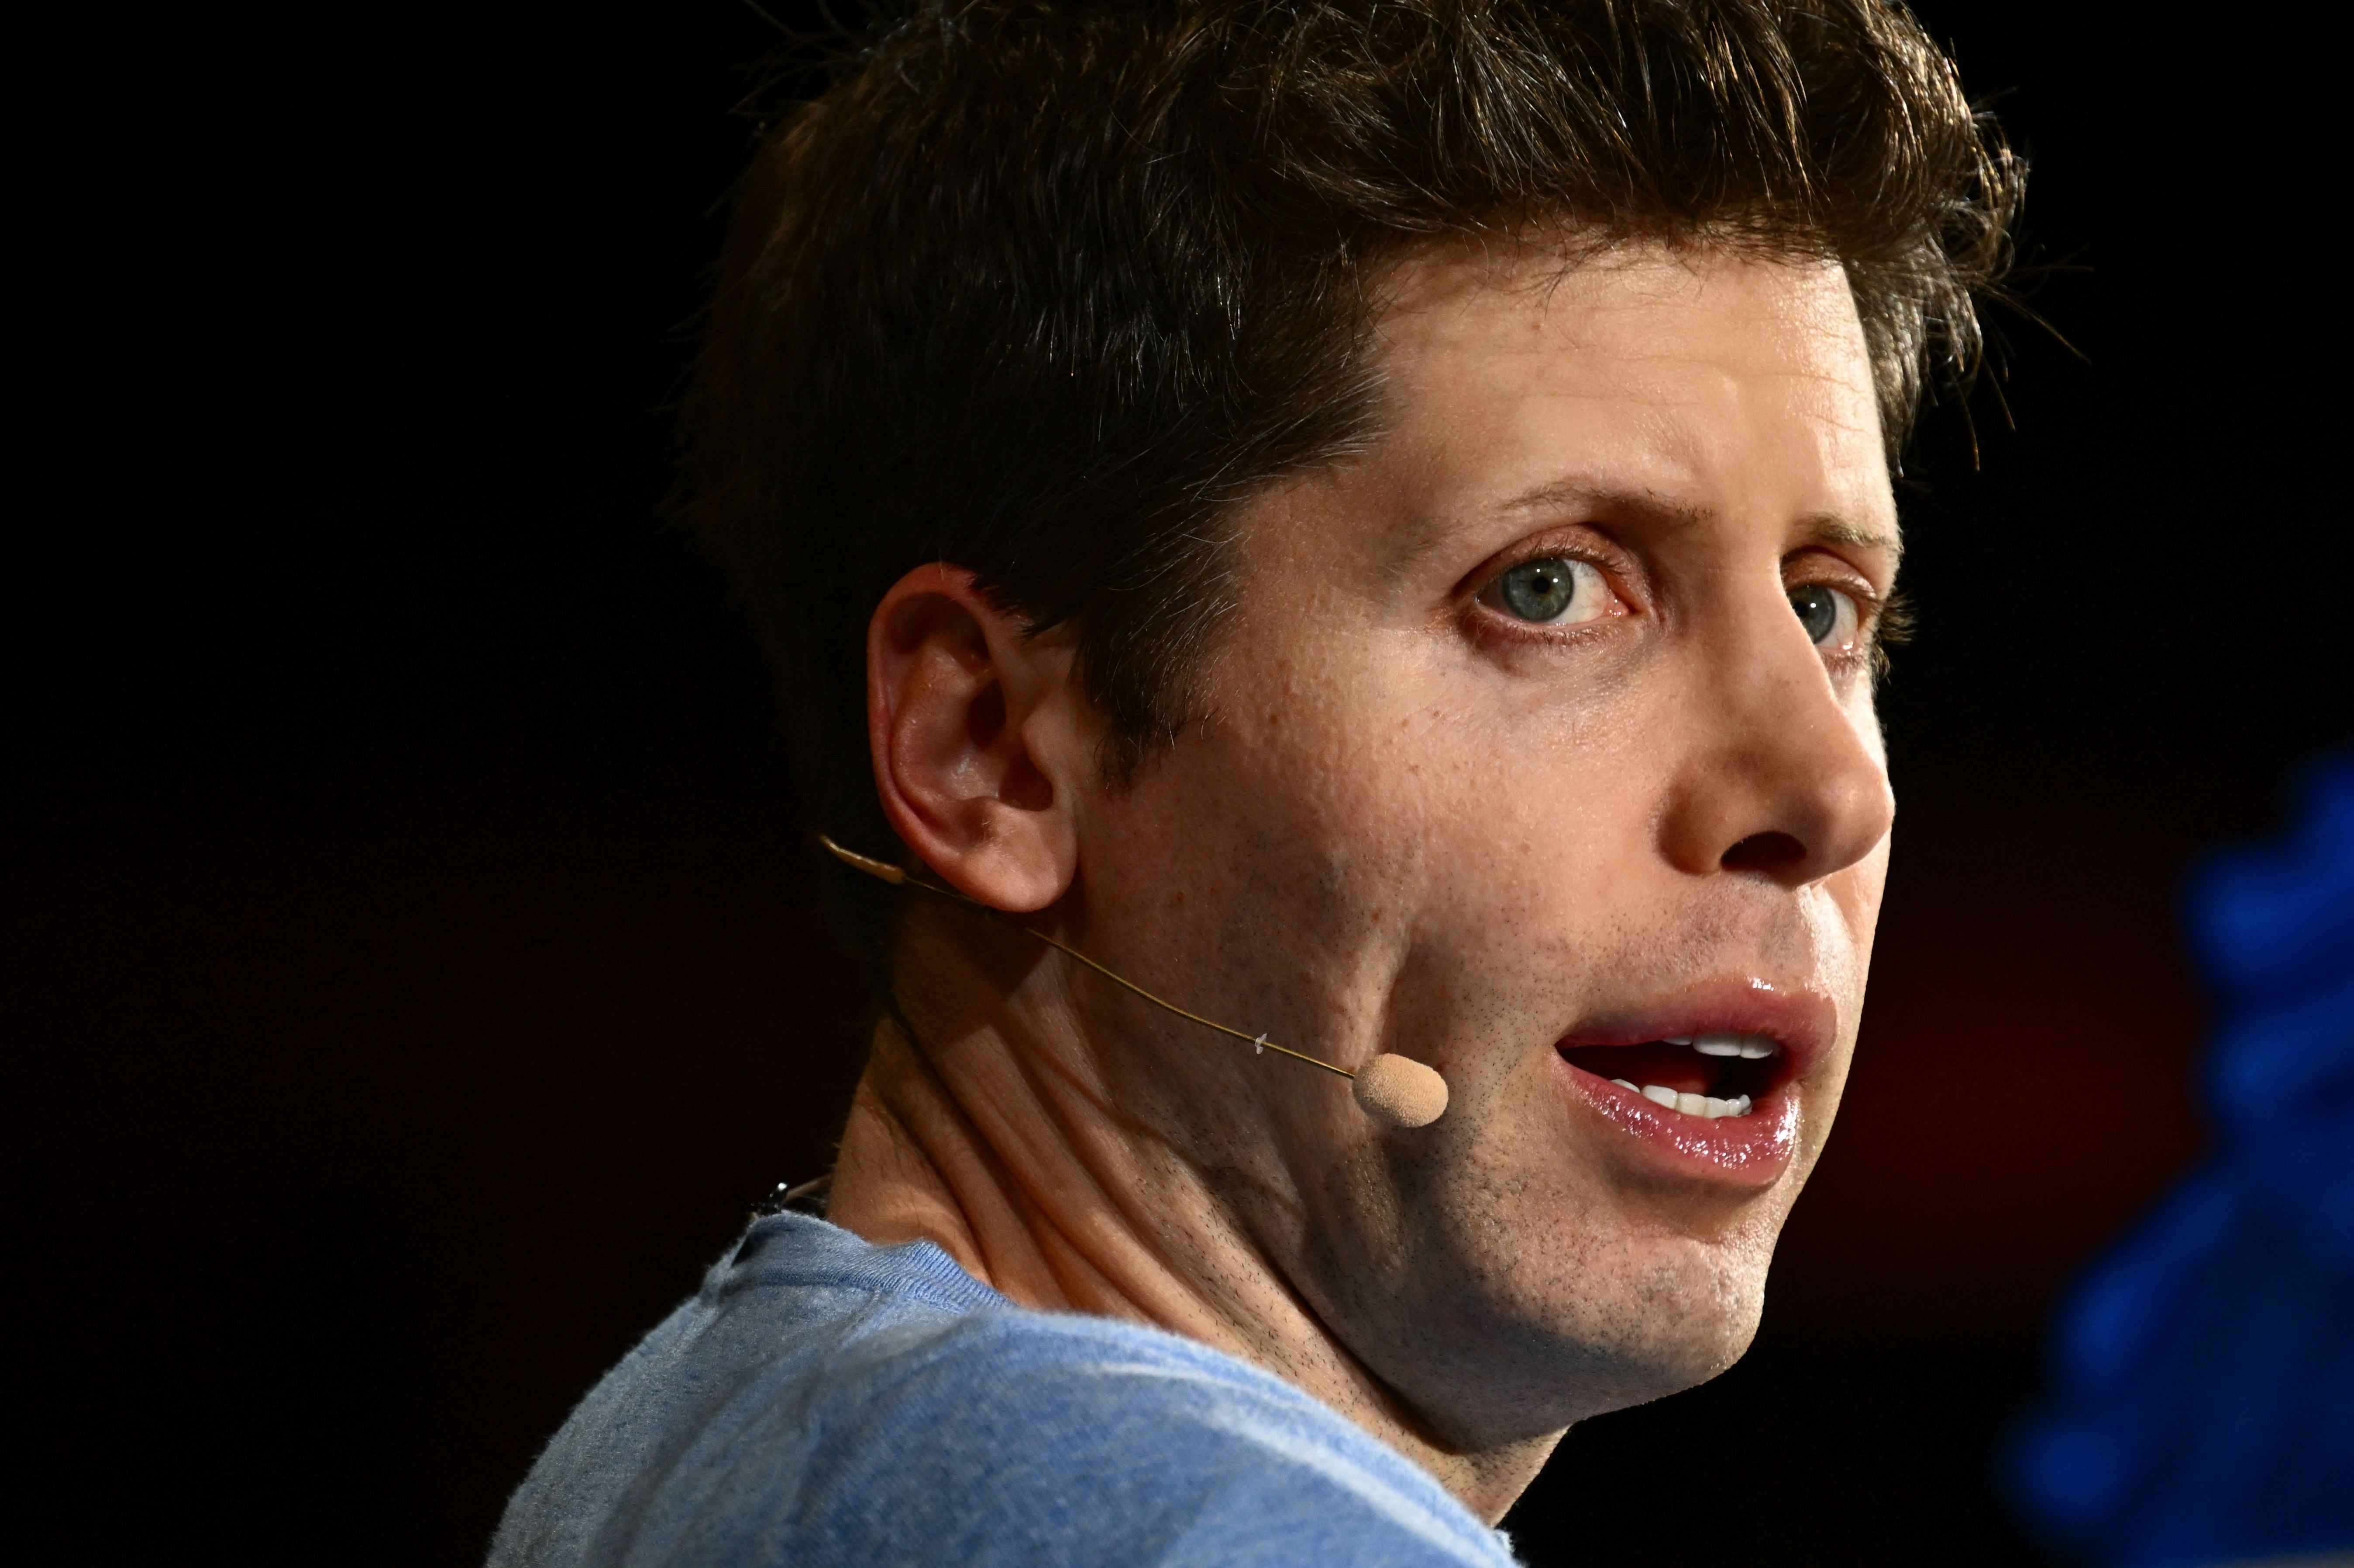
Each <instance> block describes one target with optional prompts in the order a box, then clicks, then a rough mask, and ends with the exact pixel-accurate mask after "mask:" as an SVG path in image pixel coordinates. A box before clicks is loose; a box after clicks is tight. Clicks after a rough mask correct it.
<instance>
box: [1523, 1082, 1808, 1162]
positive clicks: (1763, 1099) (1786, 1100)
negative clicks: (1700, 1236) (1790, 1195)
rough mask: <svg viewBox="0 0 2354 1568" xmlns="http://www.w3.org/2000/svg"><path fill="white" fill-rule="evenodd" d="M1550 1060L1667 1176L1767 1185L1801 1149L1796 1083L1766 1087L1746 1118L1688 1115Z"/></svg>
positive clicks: (1579, 1093)
mask: <svg viewBox="0 0 2354 1568" xmlns="http://www.w3.org/2000/svg"><path fill="white" fill-rule="evenodd" d="M1553 1061H1554V1062H1555V1064H1557V1065H1559V1067H1560V1069H1561V1071H1562V1074H1563V1075H1564V1076H1565V1077H1566V1078H1567V1079H1568V1081H1569V1089H1570V1092H1571V1093H1572V1094H1573V1095H1575V1097H1577V1098H1578V1099H1580V1100H1583V1101H1584V1102H1585V1104H1586V1105H1588V1106H1590V1107H1593V1108H1594V1110H1595V1111H1596V1113H1597V1114H1598V1115H1600V1116H1601V1118H1603V1119H1604V1120H1605V1121H1607V1122H1608V1123H1610V1124H1611V1126H1613V1127H1614V1128H1617V1129H1618V1130H1619V1131H1620V1132H1622V1133H1624V1134H1626V1135H1627V1138H1628V1142H1629V1143H1630V1144H1631V1146H1632V1147H1633V1148H1634V1149H1636V1150H1639V1151H1640V1153H1641V1155H1642V1157H1643V1160H1644V1163H1645V1164H1647V1165H1649V1166H1651V1167H1652V1168H1654V1169H1655V1170H1657V1171H1659V1173H1660V1174H1662V1175H1668V1176H1677V1177H1683V1178H1686V1179H1697V1180H1700V1181H1716V1182H1720V1183H1727V1184H1731V1185H1734V1186H1742V1187H1766V1186H1771V1185H1772V1184H1773V1183H1774V1181H1776V1179H1778V1178H1779V1177H1780V1176H1781V1174H1782V1172H1783V1171H1787V1170H1788V1169H1789V1167H1790V1157H1791V1155H1792V1154H1793V1153H1795V1152H1796V1151H1797V1146H1798V1097H1797V1093H1796V1088H1795V1086H1793V1085H1791V1084H1788V1083H1783V1084H1777V1085H1776V1086H1774V1087H1773V1088H1771V1089H1769V1090H1767V1091H1766V1092H1765V1094H1764V1095H1762V1096H1760V1097H1758V1099H1757V1102H1756V1104H1755V1105H1754V1106H1753V1107H1751V1108H1750V1111H1749V1114H1748V1115H1747V1116H1721V1117H1697V1116H1686V1115H1684V1114H1683V1113H1682V1112H1681V1111H1671V1110H1669V1109H1667V1108H1666V1107H1663V1106H1660V1105H1657V1104H1655V1103H1653V1102H1652V1101H1650V1100H1647V1099H1645V1098H1644V1097H1642V1096H1641V1095H1639V1094H1638V1093H1636V1092H1635V1091H1634V1090H1633V1089H1628V1088H1621V1087H1620V1086H1618V1085H1617V1084H1614V1083H1612V1082H1611V1081H1610V1080H1609V1079H1607V1078H1602V1077H1596V1075H1594V1074H1592V1073H1589V1072H1587V1071H1586V1070H1585V1068H1583V1067H1580V1066H1576V1065H1574V1064H1572V1063H1571V1062H1569V1061H1568V1060H1567V1059H1566V1058H1564V1057H1562V1056H1559V1055H1556V1056H1555V1057H1554V1058H1553Z"/></svg>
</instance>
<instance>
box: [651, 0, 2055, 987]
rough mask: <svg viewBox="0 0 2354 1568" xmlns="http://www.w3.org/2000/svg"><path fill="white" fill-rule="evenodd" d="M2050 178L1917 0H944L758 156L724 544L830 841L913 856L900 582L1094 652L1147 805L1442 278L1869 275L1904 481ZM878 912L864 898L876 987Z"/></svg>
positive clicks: (720, 485) (706, 528)
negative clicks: (954, 589)
mask: <svg viewBox="0 0 2354 1568" xmlns="http://www.w3.org/2000/svg"><path fill="white" fill-rule="evenodd" d="M2023 177H2024V171H2023V169H2022V168H2021V167H2020V165H2019V164H2018V163H2017V162H2016V161H2015V160H2013V159H2012V158H2011V156H2010V155H2009V152H2008V151H2007V149H2006V148H2005V146H2004V144H2003V143H2002V142H2001V140H2000V137H1999V133H1998V132H1996V130H1995V128H1994V127H1993V125H1992V123H1991V122H1989V121H1988V120H1987V119H1986V118H1985V117H1983V116H1980V115H1978V114H1976V113H1974V112H1973V111H1972V110H1971V109H1970V107H1969V105H1968V103H1967V101H1966V100H1965V99H1964V97H1963V95H1962V91H1961V88H1960V84H1959V81H1958V79H1957V78H1956V73H1955V70H1954V68H1953V65H1952V63H1951V62H1950V61H1949V60H1948V59H1947V58H1946V57H1945V55H1944V54H1943V53H1941V52H1940V51H1939V50H1938V49H1937V48H1936V47H1935V45H1934V44H1932V43H1931V42H1930V40H1929V39H1928V37H1926V36H1925V34H1924V33H1923V32H1922V30H1921V27H1920V26H1919V24H1918V23H1917V22H1915V21H1914V18H1913V17H1912V16H1911V15H1910V14H1909V13H1908V12H1906V11H1905V10H1904V9H1903V6H1902V5H1897V4H1893V3H1891V0H916V3H915V4H914V5H913V6H912V8H911V9H908V10H907V11H906V12H905V13H904V14H903V15H900V16H897V17H896V19H889V20H885V21H884V22H882V23H879V24H878V25H877V26H875V28H874V29H873V30H872V31H871V33H870V34H869V36H868V37H866V38H865V39H864V42H863V43H862V44H861V45H860V46H859V47H858V48H855V49H854V51H852V52H850V53H848V54H846V55H845V56H844V58H843V62H842V64H841V66H840V68H839V69H838V70H837V72H836V76H835V79H834V80H833V81H832V85H831V86H830V87H829V88H828V89H827V90H825V91H824V92H822V94H821V95H819V96H818V97H817V98H816V99H815V100H814V101H810V102H808V103H805V104H803V105H801V107H800V108H798V109H797V110H796V111H794V112H792V113H791V114H790V116H788V117H787V118H785V119H784V120H783V121H782V122H781V123H779V125H778V126H777V127H776V129H775V130H774V131H773V132H771V133H770V134H769V137H768V138H767V140H766V142H765V143H764V144H763V145H762V147H761V149H760V151H759V154H758V158H757V161H756V162H755V164H754V166H753V169H752V171H751V174H750V175H749V177H748V182H747V185H746V186H745V189H744V191H743V194H742V196H741V198H740V200H739V202H738V205H737V210H736V217H735V221H734V225H733V228H732V230H731V234H730V238H729V240H728V243H727V249H726V257H725V260H724V263H723V267H722V274H721V281H720V285H719V290H718V293H717V299H716V305H715V308H714V311H713V313H712V317H711V323H710V331H709V338H708V342H707V345H706V347H705V353H704V355H703V358H702V361H701V365H700V370H699V373H698V379H697V387H696V391H695V397H694V399H693V402H692V405H691V408H692V412H691V416H690V421H689V431H690V437H691V443H692V444H691V461H690V468H689V499H688V502H687V507H686V510H687V515H688V516H689V517H690V519H691V520H692V522H693V523H694V524H695V526H696V528H697V529H698V530H699V532H700V533H701V534H702V535H703V536H704V537H705V539H706V540H707V541H708V542H709V544H710V545H711V546H713V547H714V548H715V549H716V551H717V553H718V554H719V556H721V557H722V559H723V560H724V561H726V563H727V564H728V566H729V567H730V568H731V569H732V571H733V573H734V575H735V576H736V577H737V581H738V584H739V586H740V588H741V589H742V591H743V593H744V595H745V597H746V599H747V600H748V603H749V605H750V607H751V609H752V611H753V613H754V615H755V617H756V619H757V620H758V622H759V624H760V626H761V629H762V630H763V632H764V633H765V635H766V638H767V640H768V642H769V647H770V648H771V650H772V651H773V653H774V655H775V657H776V659H777V661H778V663H779V668H780V673H781V677H782V683H783V691H784V695H785V698H786V705H787V708H788V712H789V716H790V721H791V727H792V730H793V741H794V746H795V750H796V754H797V758H798V763H799V769H800V773H801V783H802V786H803V790H804V806H805V809H806V810H807V811H808V813H809V815H810V817H811V822H812V825H813V826H817V827H820V828H822V830H823V831H825V832H829V833H832V835H833V836H834V837H836V838H837V839H841V840H843V841H844V842H849V843H851V844H853V845H854V847H858V848H861V849H864V850H865V851H867V852H868V853H875V854H880V855H886V856H889V857H892V858H896V857H897V855H898V854H899V853H901V852H900V848H899V846H898V844H897V842H896V839H895V838H894V837H893V835H892V834H891V832H890V830H889V829H888V827H887V825H886V824H885V821H884V820H883V816H882V813H881V810H880V809H879V806H878V804H877V802H876V800H875V789H874V782H873V777H872V772H871V767H872V764H871V762H870V759H869V758H868V756H867V746H866V733H865V725H864V635H865V625H866V621H867V619H868V617H869V615H870V614H871V613H872V611H873V609H874V606H875V603H876V602H877V601H878V600H879V599H880V598H881V597H882V595H883V593H884V592H885V590H886V589H887V588H889V586H890V585H891V584H892V583H893V582H894V581H896V579H897V578H898V577H900V576H902V575H903V574H905V573H906V572H907V571H908V570H909V569H910V568H912V567H916V566H917V565H920V564H922V563H924V562H927V561H934V560H942V561H949V562H953V563H956V564H958V565H960V566H963V567H968V568H970V570H972V571H973V572H974V573H975V574H977V576H978V577H979V578H980V580H981V583H982V585H983V586H984V588H986V589H987V591H989V592H990V593H991V595H992V596H994V597H995V598H996V599H998V600H999V602H1001V603H1002V604H1003V605H1004V606H1006V607H1007V608H1008V609H1012V610H1013V611H1015V612H1016V613H1018V614H1020V615H1021V616H1022V617H1023V618H1024V620H1025V622H1026V624H1028V625H1029V626H1030V627H1031V628H1032V629H1033V630H1044V629H1045V628H1047V627H1050V626H1054V625H1056V624H1058V623H1061V622H1065V621H1069V620H1076V623H1077V627H1078V632H1079V638H1080V642H1079V667H1080V670H1081V673H1082V678H1083V679H1084V680H1085V681H1086V682H1087V687H1088V690H1089V691H1090V693H1091V694H1092V695H1093V697H1094V698H1095V700H1096V701H1097V703H1098V704H1099V705H1100V707H1101V709H1102V711H1103V713H1104V715H1105V716H1106V719H1107V721H1108V727H1109V733H1110V735H1111V736H1112V737H1113V740H1112V749H1111V752H1110V754H1109V755H1108V756H1107V757H1106V758H1105V765H1106V768H1107V770H1108V774H1109V775H1110V776H1111V777H1113V778H1114V779H1119V778H1122V777H1125V776H1126V775H1127V774H1128V773H1129V772H1130V771H1131V770H1132V769H1133V768H1135V767H1136V766H1138V764H1139V763H1140V761H1141V760H1142V759H1143V758H1146V757H1148V756H1149V755H1150V752H1151V751H1152V749H1153V748H1154V747H1159V746H1162V745H1166V744H1168V743H1170V742H1171V741H1172V740H1173V739H1174V738H1175V737H1176V736H1177V735H1178V734H1179V732H1180V731H1181V730H1182V727H1183V726H1184V725H1185V723H1186V722H1187V717H1188V712H1189V709H1188V700H1187V690H1186V681H1187V675H1188V673H1189V671H1190V670H1191V669H1192V667H1193V663H1194V662H1195V660H1196V657H1197V655H1198V654H1199V652H1200V651H1201V650H1202V648H1203V647H1204V643H1205V641H1206V640H1207V639H1208V638H1209V637H1210V636H1211V635H1212V633H1213V631H1214V629H1215V627H1216V625H1217V624H1218V621H1219V619H1220V615H1221V612H1222V611H1223V610H1224V609H1225V606H1226V604H1227V590H1226V588H1225V577H1224V576H1223V572H1224V563H1225V535H1224V532H1223V530H1222V526H1221V523H1222V516H1223V514H1225V511H1226V510H1227V509H1228V508H1229V507H1230V506H1231V504H1232V503H1234V502H1235V500H1236V499H1237V498H1239V497H1240V496H1242V495H1244V494H1246V493H1249V492H1250V491H1251V490H1252V489H1253V488H1254V487H1255V486H1258V485H1261V484H1263V483H1265V482H1267V481H1268V480H1269V479H1270V478H1273V477H1274V476H1277V475H1278V474H1281V473H1283V472H1285V471H1288V470H1293V469H1296V468H1298V467H1299V466H1301V465H1305V464H1310V463H1313V462H1316V461H1320V460H1321V459H1325V458H1328V457H1330V456H1331V454H1332V453H1334V452H1335V451H1336V450H1341V448H1343V447H1344V446H1345V445H1347V444H1348V443H1351V442H1352V441H1356V440H1363V438H1364V437H1365V436H1367V435H1368V434H1369V433H1370V423H1371V420H1372V419H1373V416H1374V414H1375V413H1376V411H1377V410H1376V403H1375V398H1374V396H1373V392H1374V388H1373V386H1372V383H1371V380H1370V377H1369V376H1368V375H1367V373H1366V369H1365V366H1364V364H1363V358H1364V356H1363V341H1364V331H1365V327H1366V325H1367V323H1368V320H1369V316H1370V311H1371V295H1372V285H1373V283H1374V282H1375V281H1377V280H1378V278H1379V276H1380V275H1381V272H1382V270H1383V268H1384V264H1385V263H1387V262H1389V261H1392V260H1395V259H1396V257H1397V256H1399V255H1400V254H1401V253H1402V252H1404V251H1405V250H1406V249H1412V248H1415V247H1417V246H1423V245H1427V244H1431V243H1438V242H1444V241H1445V240H1447V239H1448V238H1473V237H1479V236H1491V235H1496V234H1499V233H1509V232H1511V230H1513V229H1514V228H1516V227H1518V226H1520V225H1522V224H1525V223H1529V222H1532V221H1544V222H1552V223H1562V224H1566V225H1567V226H1568V228H1570V230H1571V231H1573V232H1575V233H1576V234H1579V235H1581V236H1586V237H1591V238H1592V239H1593V240H1594V242H1595V243H1596V244H1597V245H1603V244H1608V243H1612V242H1616V241H1619V240H1625V239H1630V238H1659V239H1666V240H1669V241H1670V242H1696V243H1706V244H1711V245H1719V246H1726V247H1732V248H1736V249H1744V250H1749V251H1755V252H1757V253H1761V254H1768V255H1776V256H1792V257H1797V256H1805V257H1819V258H1825V259H1835V260H1838V261H1839V262H1840V263H1841V264H1842V265H1843V267H1844V268H1845V269H1846V271H1847V275H1848V278H1849V280H1850V284H1851V286H1852V288H1853V291H1854V294H1855V299H1856V303H1857V307H1858V310H1859V313H1860V314H1861V318H1862V323H1863V327H1864V332H1865V334H1866V338H1867V340H1868V343H1869V346H1870V350H1871V354H1872V366H1873V370H1874V373H1875V376H1876V377H1877V381H1878V387H1879V395H1880V405H1881V415H1882V426H1883V429H1884V430H1885V432H1886V434H1887V436H1888V439H1889V440H1890V442H1891V445H1892V449H1893V447H1894V446H1895V445H1896V444H1897V443H1899V442H1901V440H1903V435H1904V433H1905V431H1906V429H1907V428H1908V427H1909V425H1910V423H1911V421H1912V418H1913V413H1914V408H1915V406H1916V405H1917V403H1918V401H1919V398H1920V394H1921V390H1922V387H1923V385H1924V378H1925V376H1927V375H1929V374H1931V373H1933V372H1935V371H1936V370H1939V369H1943V370H1945V371H1946V372H1949V373H1952V374H1954V375H1956V376H1967V373H1968V371H1969V369H1970V367H1971V366H1972V364H1973V362H1974V359H1975V356H1976V355H1977V351H1978V323H1977V317H1976V313H1975V310H1974V307H1973V303H1972V296H1973V294H1974V292H1976V291H1981V290H1983V289H1985V288H1988V287H1989V286H1991V284H1992V283H1993V282H1994V281H1996V279H1997V277H1998V275H1999V271H2000V270H2001V267H2002V265H2003V263H2004V260H2005V257H2006V235H2007V231H2008V228H2009V223H2010V220H2011V217H2012V216H2013V214H2014V212H2015V210H2016V208H2017V204H2018V201H2019V197H2020V189H2021V184H2022V180H2023ZM873 886H874V885H867V887H861V888H860V889H859V891H858V892H857V893H851V892H850V890H849V888H847V887H837V888H836V889H835V890H834V891H835V894H836V896H835V898H834V899H833V900H832V901H833V902H834V904H835V906H836V907H837V910H838V912H840V913H842V914H843V915H844V916H847V917H848V922H849V924H848V929H849V933H850V935H851V936H852V938H853V942H854V946H855V947H857V948H861V949H863V950H864V952H865V953H867V954H868V956H870V957H879V956H880V954H881V951H882V938H883V934H884V930H885V926H884V917H885V915H886V914H887V907H888V906H887V905H885V904H879V903H875V902H862V901H861V899H862V895H864V894H865V893H866V892H867V890H868V887H873ZM875 891H876V892H880V891H882V890H880V889H879V887H876V888H875ZM845 894H847V895H848V896H847V898H846V899H845V898H844V897H843V895H845Z"/></svg>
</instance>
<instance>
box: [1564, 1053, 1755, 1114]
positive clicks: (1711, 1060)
mask: <svg viewBox="0 0 2354 1568" xmlns="http://www.w3.org/2000/svg"><path fill="white" fill-rule="evenodd" d="M1561 1054H1562V1057H1563V1059H1564V1060H1565V1061H1567V1062H1568V1063H1569V1064H1570V1065H1572V1066H1574V1067H1577V1068H1581V1069H1583V1070H1584V1071H1585V1072H1588V1073H1591V1074H1593V1075H1595V1076H1596V1077H1597V1078H1606V1079H1607V1080H1609V1081H1610V1082H1611V1083H1614V1084H1616V1085H1617V1086H1619V1087H1620V1088H1623V1089H1627V1090H1629V1091H1631V1092H1632V1093H1635V1094H1638V1095H1640V1096H1642V1097H1644V1098H1645V1099H1647V1100H1649V1101H1650V1102H1651V1103H1652V1104H1653V1105H1656V1106H1658V1107H1659V1108H1661V1109H1662V1110H1669V1111H1674V1112H1676V1113H1677V1114H1678V1115H1681V1116H1688V1117H1695V1118H1702V1119H1703V1120H1710V1121H1714V1120H1718V1119H1720V1118H1724V1117H1745V1116H1748V1115H1750V1114H1751V1113H1752V1112H1754V1111H1755V1109H1756V1107H1757V1103H1758V1102H1759V1101H1760V1100H1762V1099H1764V1098H1765V1096H1766V1095H1767V1094H1768V1093H1769V1092H1771V1091H1772V1090H1773V1089H1774V1088H1775V1087H1776V1086H1777V1085H1779V1084H1780V1083H1781V1082H1782V1080H1783V1078H1784V1077H1785V1076H1787V1071H1788V1067H1787V1058H1786V1056H1785V1054H1784V1053H1783V1050H1782V1047H1781V1044H1779V1043H1778V1042H1776V1041H1775V1040H1773V1039H1771V1038H1769V1037H1768V1036H1766V1035H1763V1034H1735V1033H1730V1032H1715V1033H1701V1034H1678V1035H1670V1036H1668V1037H1667V1038H1665V1039H1661V1040H1645V1041H1641V1042H1638V1043H1636V1044H1627V1045H1564V1046H1563V1047H1561Z"/></svg>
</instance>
